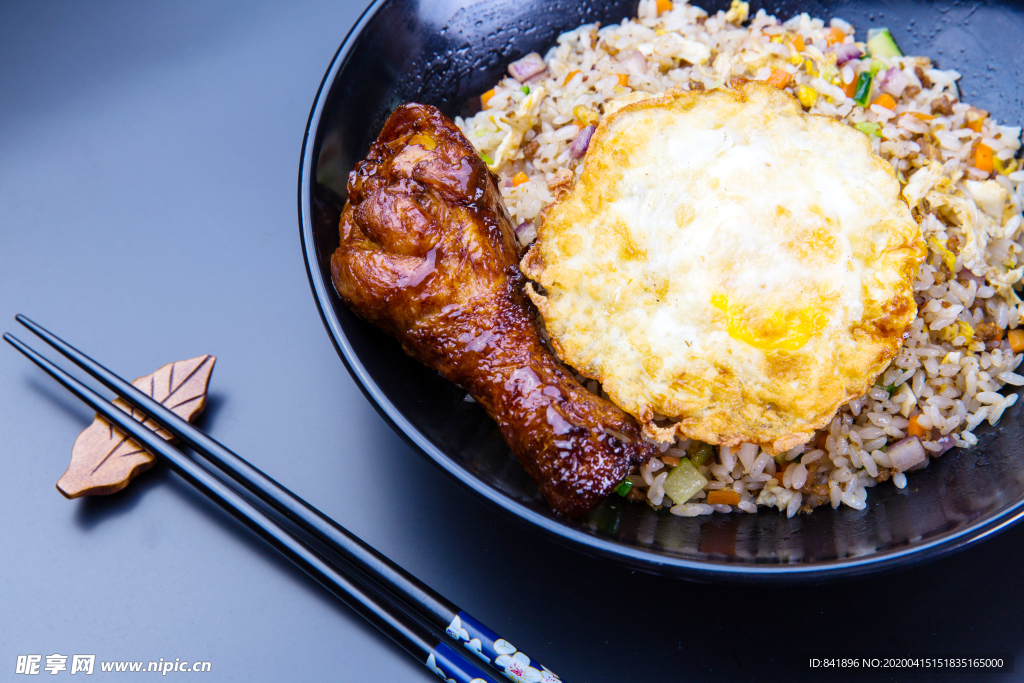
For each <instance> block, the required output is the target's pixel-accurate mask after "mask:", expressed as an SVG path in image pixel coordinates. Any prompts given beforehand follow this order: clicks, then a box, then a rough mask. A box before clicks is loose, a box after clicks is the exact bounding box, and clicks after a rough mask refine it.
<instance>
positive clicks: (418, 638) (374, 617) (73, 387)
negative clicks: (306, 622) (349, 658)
mask: <svg viewBox="0 0 1024 683" xmlns="http://www.w3.org/2000/svg"><path fill="white" fill-rule="evenodd" d="M4 340H5V341H6V342H8V343H9V344H11V346H13V347H14V348H16V349H17V350H18V351H20V352H21V353H22V354H24V355H25V356H26V357H28V359H29V360H31V361H32V362H33V363H35V364H36V365H38V366H39V367H40V368H42V369H43V370H44V371H45V372H46V373H47V374H49V375H50V376H51V377H53V378H54V379H56V380H57V381H58V382H60V383H61V384H62V385H63V386H64V387H65V388H66V389H68V390H69V391H71V393H73V394H75V396H77V397H78V398H80V399H81V400H82V401H84V402H85V403H87V404H88V405H89V406H90V407H91V408H93V409H94V410H95V411H96V412H97V413H99V414H100V415H102V416H103V417H104V419H106V420H107V421H109V422H111V423H113V424H115V425H117V427H118V428H119V429H121V430H122V431H124V432H126V433H128V434H130V435H131V437H132V439H133V440H135V441H136V442H137V443H139V444H141V445H143V446H144V447H145V448H146V450H148V451H150V452H151V453H153V454H155V455H158V456H160V457H163V458H164V459H165V460H167V461H168V463H170V464H171V466H172V467H174V469H175V470H176V471H177V472H178V473H179V474H180V475H181V476H182V477H183V478H184V479H185V480H186V481H188V482H189V483H190V484H192V485H193V486H195V487H196V488H197V489H199V490H200V491H202V492H203V493H204V494H206V495H207V496H208V497H210V498H211V499H213V500H214V501H215V502H217V503H218V504H220V505H221V507H223V508H224V509H225V510H227V511H228V512H229V513H231V514H232V515H233V516H235V517H236V518H238V519H239V520H240V521H241V522H242V523H244V524H245V525H246V526H248V527H249V528H250V529H252V530H253V531H254V532H256V534H258V535H259V536H260V537H262V538H263V539H264V540H265V541H267V542H268V543H270V544H271V545H272V546H274V547H275V548H277V550H279V551H280V552H281V553H282V554H283V555H285V556H286V557H287V558H288V559H290V560H291V561H292V562H294V563H295V564H296V565H298V566H299V568H301V569H302V570H303V571H305V572H306V573H307V574H309V575H310V576H311V577H313V578H314V579H315V580H316V581H317V582H319V583H320V584H321V585H322V586H324V587H325V588H327V589H328V590H329V591H331V592H332V593H333V594H335V595H336V596H337V597H339V598H340V599H341V600H342V601H343V602H344V603H345V604H347V605H348V606H349V607H351V608H352V609H353V610H355V611H356V612H357V613H358V614H359V615H360V616H362V617H363V618H364V619H366V620H367V621H369V622H370V623H371V624H373V625H374V626H376V627H377V628H378V629H379V630H380V631H382V632H383V633H384V634H385V635H387V636H388V637H389V638H391V639H392V640H393V641H395V643H397V644H398V645H399V646H400V647H402V648H403V649H404V650H405V651H406V652H408V653H409V654H410V655H412V656H413V657H414V658H416V659H417V660H418V661H420V662H421V663H423V664H425V665H426V666H427V668H429V669H430V670H431V671H433V672H434V673H436V674H438V675H439V676H441V677H442V678H445V679H451V680H453V681H455V682H456V683H487V682H490V683H493V679H491V678H490V676H488V675H486V674H484V673H483V672H482V671H480V669H479V668H477V667H476V665H474V664H472V663H471V662H469V661H468V660H467V659H465V658H464V657H463V656H462V655H461V654H459V653H458V652H457V651H456V650H453V649H452V648H451V647H449V646H448V644H447V643H445V642H444V641H443V639H442V638H441V637H440V636H438V635H436V634H434V633H433V632H432V631H430V630H428V629H427V628H425V627H424V626H422V625H421V624H419V623H418V622H417V621H415V620H414V619H413V618H412V617H411V616H409V615H408V614H406V613H405V612H404V611H402V610H401V609H400V608H399V607H398V606H396V605H393V604H391V603H390V602H388V601H386V600H382V599H380V597H379V596H378V595H377V594H376V593H374V592H373V591H372V590H370V589H368V588H367V587H366V586H364V585H363V584H362V582H360V581H359V580H358V579H356V578H354V577H350V576H347V575H346V574H345V573H343V572H341V571H339V570H338V569H336V568H335V567H333V566H331V565H330V564H329V563H327V562H326V561H325V560H324V559H322V558H321V557H319V556H318V555H317V554H316V553H315V552H313V550H311V549H310V548H309V547H308V546H307V545H306V544H305V543H304V542H303V541H301V540H300V539H298V538H296V537H295V536H293V535H292V534H291V533H290V532H288V531H287V530H286V529H284V528H283V527H281V526H280V524H279V523H278V522H277V521H275V520H274V519H273V518H272V517H270V516H269V515H267V514H266V513H265V512H263V511H262V510H260V509H259V508H258V507H256V506H255V505H254V504H252V503H251V502H249V501H248V500H246V499H245V498H244V497H243V496H241V495H239V494H238V493H237V492H235V491H234V490H233V489H232V488H231V487H229V486H228V485H226V484H225V483H224V482H222V481H221V480H220V479H218V478H217V477H216V476H214V475H213V474H211V473H210V472H208V471H207V470H205V469H204V468H203V467H201V466H200V465H199V464H197V463H196V462H194V461H192V460H191V459H190V458H189V457H187V456H186V455H185V454H184V453H182V452H181V451H179V450H178V449H176V448H174V447H173V446H171V445H170V444H169V443H167V442H166V441H164V440H163V439H162V438H161V437H159V436H157V434H156V433H155V432H153V431H150V430H149V429H147V428H146V427H144V426H143V425H142V424H141V423H140V422H137V421H135V420H134V419H133V418H132V417H131V416H129V415H128V414H127V413H125V412H124V411H122V410H120V409H118V408H117V407H116V406H115V405H114V404H112V403H110V402H109V401H107V400H106V399H104V398H103V397H101V396H100V395H98V394H97V393H95V392H94V391H92V390H91V389H89V388H88V387H87V386H85V385H84V384H82V383H81V382H79V381H78V380H77V379H75V378H74V377H72V376H71V375H69V374H68V373H66V372H64V370H62V369H60V368H59V367H57V366H56V365H54V364H53V363H52V362H50V361H49V360H47V359H46V358H44V357H43V356H41V355H40V354H39V353H37V352H36V351H35V350H33V349H32V348H30V347H29V346H27V345H26V344H24V343H23V342H21V341H20V340H19V339H17V338H16V337H14V336H12V335H10V334H4Z"/></svg>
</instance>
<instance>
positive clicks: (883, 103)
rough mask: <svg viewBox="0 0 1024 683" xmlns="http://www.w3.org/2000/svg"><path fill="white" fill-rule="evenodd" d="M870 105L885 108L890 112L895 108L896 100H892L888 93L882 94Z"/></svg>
mask: <svg viewBox="0 0 1024 683" xmlns="http://www.w3.org/2000/svg"><path fill="white" fill-rule="evenodd" d="M871 104H877V105H878V106H879V107H885V108H886V109H889V110H890V111H891V110H893V109H895V108H896V100H894V99H893V98H892V95H890V94H889V93H882V94H881V95H879V96H878V97H876V98H875V101H874V102H872V103H871Z"/></svg>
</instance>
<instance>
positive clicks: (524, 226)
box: [516, 221, 537, 247]
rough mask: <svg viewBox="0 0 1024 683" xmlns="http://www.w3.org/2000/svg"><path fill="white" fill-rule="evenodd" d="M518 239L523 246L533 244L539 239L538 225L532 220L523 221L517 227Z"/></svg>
mask: <svg viewBox="0 0 1024 683" xmlns="http://www.w3.org/2000/svg"><path fill="white" fill-rule="evenodd" d="M516 239H518V240H519V244H520V245H521V246H524V247H525V246H526V245H528V244H531V243H532V242H533V241H534V240H535V239H537V226H535V225H534V224H533V223H531V222H530V221H523V222H522V223H520V224H519V225H518V226H517V227H516Z"/></svg>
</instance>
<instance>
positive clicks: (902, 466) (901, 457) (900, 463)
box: [886, 436, 928, 472]
mask: <svg viewBox="0 0 1024 683" xmlns="http://www.w3.org/2000/svg"><path fill="white" fill-rule="evenodd" d="M886 454H887V455H888V456H889V460H891V461H892V466H893V467H894V468H896V469H897V470H898V471H900V472H906V471H907V470H909V469H910V468H911V467H913V466H914V465H918V464H920V463H922V462H924V460H926V459H927V458H928V452H927V451H925V449H924V446H922V445H921V439H919V438H917V437H916V436H908V437H907V438H906V439H903V440H902V441H897V442H896V443H894V444H893V445H891V446H889V450H888V451H887V453H886Z"/></svg>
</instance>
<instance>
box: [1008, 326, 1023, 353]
mask: <svg viewBox="0 0 1024 683" xmlns="http://www.w3.org/2000/svg"><path fill="white" fill-rule="evenodd" d="M1006 339H1007V340H1008V341H1009V342H1010V350H1011V351H1013V352H1014V353H1020V352H1021V351H1024V330H1010V331H1009V332H1007V333H1006Z"/></svg>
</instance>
